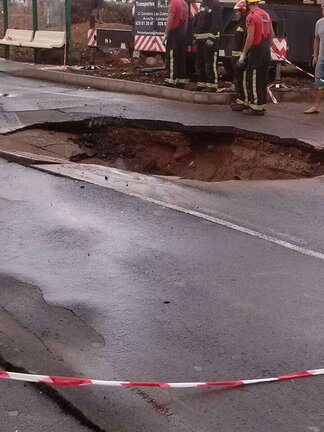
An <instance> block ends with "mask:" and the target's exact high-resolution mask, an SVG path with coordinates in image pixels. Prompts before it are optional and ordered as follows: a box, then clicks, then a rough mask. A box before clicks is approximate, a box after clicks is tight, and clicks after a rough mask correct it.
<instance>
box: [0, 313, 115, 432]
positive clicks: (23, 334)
mask: <svg viewBox="0 0 324 432" xmlns="http://www.w3.org/2000/svg"><path fill="white" fill-rule="evenodd" d="M0 323H1V331H0V351H1V353H0V366H1V367H2V368H3V369H4V370H10V371H12V372H21V373H32V372H33V366H32V363H33V360H32V357H33V356H32V355H29V356H28V355H24V356H21V353H22V352H23V353H25V352H26V351H27V350H26V347H27V346H28V350H29V351H32V352H33V353H35V352H37V362H38V363H39V362H40V363H41V362H42V361H43V362H44V363H46V364H48V363H52V362H53V359H51V360H50V361H49V358H48V354H49V353H48V349H47V348H46V347H44V343H43V342H41V341H40V340H39V338H38V337H37V336H36V335H34V334H33V333H31V332H30V331H29V330H27V329H26V328H24V327H22V326H21V324H20V323H19V322H18V321H17V320H16V319H15V318H14V317H13V316H12V315H11V314H10V313H9V312H8V311H7V310H6V309H5V308H3V307H0ZM9 329H10V330H9ZM6 330H7V331H9V333H11V335H12V336H9V335H8V334H7V332H6ZM13 336H14V337H13ZM17 336H18V337H17ZM17 341H19V344H18V345H19V350H18V351H17V348H16V350H14V347H13V345H15V347H17ZM37 345H38V347H39V348H38V349H37V348H35V347H36V346H37ZM21 347H23V348H21ZM6 348H7V349H6ZM44 350H45V351H46V353H45V356H44V352H43V351H44ZM17 352H18V353H19V354H17ZM10 354H11V355H10ZM17 356H19V357H18V358H17ZM20 357H23V358H24V361H26V362H27V363H29V365H28V367H25V366H23V365H21V361H20ZM27 359H28V360H27ZM30 385H32V386H34V387H35V388H37V389H38V390H40V391H41V392H42V393H43V394H45V395H46V396H47V397H48V398H50V399H51V400H52V401H53V402H55V403H56V404H57V405H58V406H59V407H60V408H61V409H62V411H63V412H64V413H65V414H67V415H70V416H72V417H74V418H75V419H76V420H77V421H78V422H79V423H80V424H81V425H83V426H86V427H87V428H88V429H89V430H91V431H94V432H107V430H106V429H103V428H102V427H101V426H100V425H99V424H97V423H95V422H94V421H93V420H91V419H90V418H89V416H87V415H86V414H85V413H84V412H83V411H82V409H80V408H79V407H78V406H77V405H76V403H74V402H72V401H71V398H70V397H69V398H68V397H67V395H65V394H64V393H65V392H64V388H63V387H62V389H61V388H60V389H59V390H57V389H56V388H53V387H51V386H48V385H45V384H37V383H35V384H34V383H30Z"/></svg>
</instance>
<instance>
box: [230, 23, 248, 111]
mask: <svg viewBox="0 0 324 432" xmlns="http://www.w3.org/2000/svg"><path fill="white" fill-rule="evenodd" d="M246 34H247V31H246V16H244V18H242V19H241V21H240V22H239V24H238V26H237V28H236V30H235V33H234V46H233V51H232V57H233V61H234V63H235V76H234V85H235V91H236V93H237V99H236V103H237V104H238V105H245V106H249V96H248V91H247V83H246V75H247V61H246V62H245V64H244V65H238V64H237V60H238V59H239V57H240V55H241V53H242V49H243V47H244V44H245V40H246Z"/></svg>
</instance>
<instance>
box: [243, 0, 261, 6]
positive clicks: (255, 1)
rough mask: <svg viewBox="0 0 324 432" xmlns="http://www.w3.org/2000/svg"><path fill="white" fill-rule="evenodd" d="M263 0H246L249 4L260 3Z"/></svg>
mask: <svg viewBox="0 0 324 432" xmlns="http://www.w3.org/2000/svg"><path fill="white" fill-rule="evenodd" d="M260 1H261V0H246V4H247V5H253V4H259V3H260Z"/></svg>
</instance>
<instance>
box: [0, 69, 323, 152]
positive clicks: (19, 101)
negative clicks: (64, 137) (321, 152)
mask: <svg viewBox="0 0 324 432" xmlns="http://www.w3.org/2000/svg"><path fill="white" fill-rule="evenodd" d="M0 67H3V66H1V65H0ZM76 78H77V75H76ZM0 79H1V92H2V93H1V94H0V133H6V132H8V131H13V130H17V129H21V128H23V127H25V126H29V125H34V124H42V123H44V122H66V121H71V120H72V121H75V120H83V119H88V118H91V117H94V118H97V117H113V118H125V119H132V120H134V119H135V120H145V121H149V120H154V121H162V122H172V123H174V122H176V123H179V124H181V125H186V126H214V127H217V128H221V129H222V130H223V129H226V130H227V131H228V130H230V131H234V132H235V131H237V130H240V131H242V130H247V131H250V132H251V131H252V132H258V133H262V134H265V135H269V136H271V137H273V136H274V137H280V138H284V139H289V140H295V139H296V138H297V139H301V140H303V141H306V142H308V141H310V142H315V144H316V145H321V146H323V115H322V114H321V115H318V116H305V115H304V114H303V111H304V110H305V109H306V108H308V107H309V103H307V102H306V103H279V104H278V105H274V104H268V114H267V115H266V116H265V117H252V118H251V117H248V118H246V116H243V115H242V114H240V113H234V112H232V111H231V110H230V107H229V106H226V105H219V106H217V105H214V106H207V107H206V106H205V105H202V104H189V103H182V102H175V101H169V100H163V99H156V98H150V97H146V96H141V95H131V94H122V93H109V92H105V91H99V90H94V89H91V88H80V87H78V86H71V85H64V84H56V83H49V82H46V81H38V80H32V79H26V78H17V77H14V76H10V75H7V74H4V73H1V72H0ZM2 95H4V96H2Z"/></svg>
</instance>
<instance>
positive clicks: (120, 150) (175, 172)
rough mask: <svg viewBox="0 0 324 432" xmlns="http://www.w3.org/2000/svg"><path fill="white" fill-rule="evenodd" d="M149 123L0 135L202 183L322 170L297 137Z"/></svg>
mask: <svg viewBox="0 0 324 432" xmlns="http://www.w3.org/2000/svg"><path fill="white" fill-rule="evenodd" d="M135 123H136V122H135ZM152 124H153V123H151V125H150V126H149V127H147V126H146V127H141V124H137V125H136V127H135V126H134V121H133V125H129V124H128V123H126V124H125V123H122V124H118V123H117V124H110V125H108V126H107V125H106V126H100V127H96V126H95V127H94V126H93V125H92V126H89V122H88V123H84V122H83V123H79V124H76V123H72V124H71V123H69V125H65V126H64V125H62V124H60V125H56V126H53V125H52V126H51V127H49V125H44V128H42V129H29V130H25V131H20V132H17V133H15V134H14V135H11V136H7V137H1V139H2V140H3V139H7V140H8V139H10V137H11V139H12V138H13V137H14V140H15V145H18V149H19V146H20V145H22V144H24V145H25V151H32V152H35V151H36V152H38V153H39V154H46V155H47V156H56V157H63V158H65V159H69V160H71V161H73V162H81V163H86V164H98V165H105V166H109V167H114V168H119V169H122V170H128V171H135V172H140V173H145V174H152V175H163V176H177V177H181V178H185V179H193V180H200V181H207V182H215V181H224V180H259V179H294V178H304V177H314V176H319V175H323V174H324V150H316V149H315V148H313V147H312V146H310V145H306V144H302V143H300V142H297V141H296V142H287V141H280V140H278V139H277V140H276V142H274V141H273V142H270V141H271V139H268V138H266V137H264V136H262V135H261V134H253V136H252V135H251V134H250V136H248V137H247V136H246V135H244V134H242V133H237V131H236V132H235V133H230V132H226V133H225V132H224V131H222V132H220V131H219V130H215V129H211V128H199V129H197V128H196V129H185V130H181V131H177V130H174V128H173V130H168V128H167V127H159V130H154V128H153V127H152ZM45 127H46V129H45ZM169 129H171V128H169ZM0 143H1V140H0ZM35 149H36V150H35Z"/></svg>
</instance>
